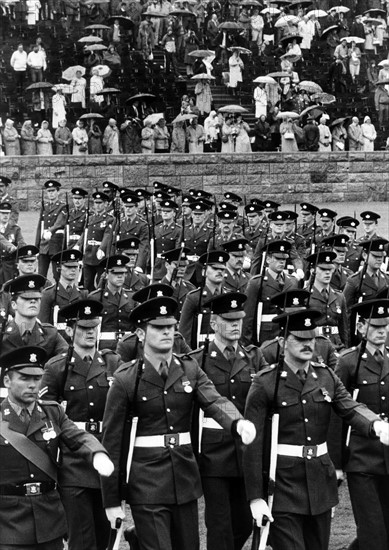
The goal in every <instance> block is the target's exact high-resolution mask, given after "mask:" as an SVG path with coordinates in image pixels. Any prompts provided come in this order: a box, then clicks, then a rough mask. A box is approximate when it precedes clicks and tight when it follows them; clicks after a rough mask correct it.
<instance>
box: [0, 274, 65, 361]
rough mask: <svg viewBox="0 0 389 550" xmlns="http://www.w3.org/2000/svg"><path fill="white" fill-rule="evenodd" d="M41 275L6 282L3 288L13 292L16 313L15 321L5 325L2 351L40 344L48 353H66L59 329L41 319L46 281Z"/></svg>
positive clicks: (24, 276)
mask: <svg viewBox="0 0 389 550" xmlns="http://www.w3.org/2000/svg"><path fill="white" fill-rule="evenodd" d="M45 280H46V279H45V278H44V277H42V275H37V274H32V275H21V276H20V277H16V279H13V280H11V281H8V282H7V283H5V285H4V291H5V292H9V293H10V295H11V306H12V309H13V310H14V312H15V317H14V319H13V320H11V321H9V322H8V323H7V324H6V326H5V331H4V334H3V339H2V342H1V354H4V353H7V352H8V351H12V350H14V349H17V348H19V347H21V346H24V345H34V346H40V347H42V348H44V349H45V351H46V353H47V356H48V357H49V358H50V357H53V356H54V355H58V353H64V352H66V351H67V349H68V345H67V343H66V342H65V340H64V339H63V338H62V336H61V335H60V334H59V332H58V330H57V329H56V328H55V327H53V325H50V324H49V323H41V322H40V321H39V319H38V317H39V310H40V305H41V297H42V292H41V290H42V288H43V286H44V284H45Z"/></svg>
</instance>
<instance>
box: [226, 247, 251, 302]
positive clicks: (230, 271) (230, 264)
mask: <svg viewBox="0 0 389 550" xmlns="http://www.w3.org/2000/svg"><path fill="white" fill-rule="evenodd" d="M247 245H248V240H247V239H234V240H232V241H230V242H229V243H225V244H224V245H223V247H222V248H223V250H225V251H226V252H227V253H228V255H229V258H228V260H227V263H226V271H225V273H224V283H223V284H224V287H225V288H226V289H227V290H228V291H229V292H243V293H244V292H245V291H246V287H247V285H248V282H249V280H250V278H251V277H250V275H248V274H246V273H245V272H244V271H243V264H244V258H245V254H246V246H247Z"/></svg>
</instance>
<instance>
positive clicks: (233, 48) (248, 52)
mask: <svg viewBox="0 0 389 550" xmlns="http://www.w3.org/2000/svg"><path fill="white" fill-rule="evenodd" d="M228 49H229V50H230V51H231V52H239V53H241V54H246V55H251V54H252V53H253V52H252V51H251V50H248V49H247V48H242V46H231V48H228Z"/></svg>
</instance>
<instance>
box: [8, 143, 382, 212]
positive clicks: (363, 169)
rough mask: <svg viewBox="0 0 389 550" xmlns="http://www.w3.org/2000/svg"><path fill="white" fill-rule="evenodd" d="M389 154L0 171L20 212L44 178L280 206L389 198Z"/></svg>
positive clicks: (50, 163) (98, 158)
mask: <svg viewBox="0 0 389 550" xmlns="http://www.w3.org/2000/svg"><path fill="white" fill-rule="evenodd" d="M388 161H389V152H385V151H383V152H373V153H362V152H344V153H329V154H327V153H303V152H301V153H297V154H293V155H291V154H282V153H268V154H266V153H253V154H237V155H222V154H214V155H213V154H203V155H180V154H178V155H117V156H113V155H93V156H92V155H91V156H85V157H80V156H62V155H58V156H51V157H38V156H32V157H24V156H21V157H0V175H4V176H8V177H10V178H11V179H12V181H13V185H12V189H11V193H12V194H13V195H16V197H17V198H18V199H19V201H20V205H21V209H22V210H27V209H28V210H32V209H35V208H39V204H40V190H41V188H42V184H43V183H44V182H45V181H46V180H47V179H56V180H58V181H60V182H61V183H62V186H63V187H64V188H65V189H69V188H71V187H74V186H78V187H79V186H81V187H84V188H86V189H90V190H91V189H94V188H95V187H98V186H99V185H100V184H101V183H102V182H103V181H105V180H110V181H112V182H114V183H116V184H118V185H120V186H126V187H133V188H136V187H149V188H150V187H151V186H152V183H153V181H154V180H157V179H158V180H159V181H162V182H165V183H169V184H171V185H173V186H175V187H179V188H181V189H183V190H188V189H190V188H192V187H194V188H196V187H197V188H201V189H205V190H207V191H210V192H212V193H215V194H216V195H217V196H221V195H222V194H223V193H224V192H225V191H227V190H230V191H235V192H237V193H239V194H241V195H246V196H247V197H251V196H258V197H260V198H266V199H270V198H271V199H273V200H276V201H278V202H280V203H294V202H296V203H298V202H301V201H303V200H309V201H310V202H314V203H319V204H320V203H323V202H342V201H344V202H348V201H353V202H354V201H355V202H367V201H388V200H389V162H388Z"/></svg>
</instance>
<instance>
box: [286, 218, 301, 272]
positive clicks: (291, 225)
mask: <svg viewBox="0 0 389 550" xmlns="http://www.w3.org/2000/svg"><path fill="white" fill-rule="evenodd" d="M283 212H286V213H287V218H286V220H285V225H284V236H283V238H284V239H286V240H287V241H290V242H291V243H293V244H294V247H295V248H296V251H297V254H298V256H299V258H300V260H301V262H302V265H304V258H305V256H306V252H307V243H306V241H305V238H304V237H303V236H302V235H299V233H297V232H296V221H297V219H298V214H297V212H294V211H293V210H284V211H283ZM294 270H295V267H294V265H293V264H292V265H291V266H290V267H289V269H288V271H289V274H292V273H293V271H294Z"/></svg>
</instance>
